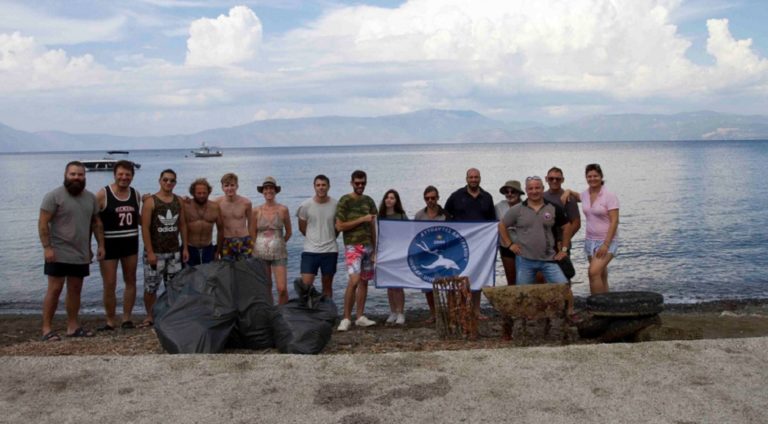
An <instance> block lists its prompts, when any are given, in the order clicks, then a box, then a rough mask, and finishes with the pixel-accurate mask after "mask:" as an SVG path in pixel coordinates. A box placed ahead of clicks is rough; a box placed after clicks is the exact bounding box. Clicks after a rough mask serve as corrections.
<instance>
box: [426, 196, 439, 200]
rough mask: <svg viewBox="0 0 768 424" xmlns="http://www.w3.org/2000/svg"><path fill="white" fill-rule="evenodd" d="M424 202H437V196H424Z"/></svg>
mask: <svg viewBox="0 0 768 424" xmlns="http://www.w3.org/2000/svg"><path fill="white" fill-rule="evenodd" d="M424 200H437V196H424Z"/></svg>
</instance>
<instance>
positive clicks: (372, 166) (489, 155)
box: [0, 141, 768, 313]
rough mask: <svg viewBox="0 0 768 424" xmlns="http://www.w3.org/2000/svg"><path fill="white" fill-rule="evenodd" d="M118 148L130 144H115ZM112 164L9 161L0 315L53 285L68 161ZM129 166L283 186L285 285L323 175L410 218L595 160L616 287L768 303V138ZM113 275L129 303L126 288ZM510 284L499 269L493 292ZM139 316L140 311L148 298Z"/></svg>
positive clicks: (149, 157) (581, 269)
mask: <svg viewBox="0 0 768 424" xmlns="http://www.w3.org/2000/svg"><path fill="white" fill-rule="evenodd" d="M115 147H120V148H126V146H109V148H115ZM105 150H106V147H105ZM103 156H104V154H103V152H93V151H92V152H56V153H34V154H33V153H29V154H4V155H0V182H1V185H0V199H2V202H1V203H0V223H1V224H0V312H8V313H10V312H34V313H38V312H39V310H40V307H41V304H42V299H43V295H44V293H45V290H46V286H47V283H46V278H45V276H44V275H43V252H42V248H41V246H40V241H39V237H38V231H37V220H38V217H39V210H40V203H41V200H42V198H43V196H44V195H45V193H46V192H48V191H50V190H52V189H53V188H55V187H57V186H58V185H59V184H61V183H62V181H63V175H64V166H65V164H66V163H67V162H68V161H70V160H78V159H80V160H85V159H99V158H101V157H103ZM128 158H129V159H131V160H133V161H136V162H138V163H140V164H141V169H140V170H138V171H137V172H136V176H135V178H134V182H133V186H134V187H135V188H136V189H138V190H139V191H140V192H142V193H154V192H156V191H157V190H158V178H159V175H160V172H161V171H162V170H163V169H166V168H172V169H174V170H175V171H176V173H177V174H178V184H177V185H176V191H175V192H176V193H177V194H188V189H189V184H190V183H191V182H192V181H193V180H194V179H195V178H198V177H206V178H208V180H209V181H210V182H211V184H212V185H213V186H214V191H213V193H212V197H215V196H219V195H221V194H222V191H221V186H220V183H219V180H220V178H221V176H222V175H223V174H224V173H226V172H235V173H236V174H238V176H239V177H240V189H239V192H238V193H239V194H240V195H243V196H245V197H248V198H249V199H251V200H252V202H253V204H254V206H256V205H259V204H261V203H262V202H263V197H262V196H261V194H259V193H258V192H257V190H256V186H258V185H259V184H260V183H261V181H262V180H263V178H264V177H266V176H268V175H269V176H273V177H275V178H276V179H277V181H278V184H279V185H280V186H281V187H282V191H281V192H280V194H279V195H278V196H277V200H278V201H279V202H280V203H283V204H284V205H286V206H287V207H288V209H289V210H290V214H291V217H292V223H293V228H294V235H293V237H292V238H291V239H290V241H289V242H288V254H289V259H288V277H289V286H290V281H292V279H293V278H295V277H297V276H298V275H299V260H300V254H301V249H302V242H303V237H302V235H301V234H300V233H299V231H298V225H297V223H296V218H295V212H296V208H297V207H298V206H299V204H300V203H301V202H302V201H303V200H305V199H307V198H309V197H311V196H312V195H313V193H314V192H313V188H312V181H313V179H314V177H315V175H317V174H325V175H327V176H328V177H329V178H330V180H331V190H330V195H331V196H333V197H335V198H337V199H338V198H339V197H341V196H342V195H343V194H345V193H348V192H350V191H351V187H350V184H349V180H350V174H351V173H352V171H354V170H355V169H362V170H364V171H366V172H367V174H368V186H367V187H366V191H365V193H366V194H368V195H369V196H371V197H372V198H373V199H374V200H375V201H376V203H377V204H378V203H379V202H380V201H381V197H382V196H383V194H384V192H385V191H386V190H388V189H390V188H394V189H396V190H398V191H399V192H400V195H401V198H402V201H403V205H404V207H405V210H406V212H407V213H408V215H409V216H411V217H413V215H414V214H415V213H416V211H417V210H418V209H420V208H423V207H424V202H423V199H422V192H423V190H424V188H425V187H426V186H427V185H434V186H436V187H438V189H439V190H440V202H441V204H443V203H444V202H445V200H446V199H447V198H448V196H449V195H450V193H451V192H452V191H454V190H456V189H458V188H460V187H462V186H464V184H465V179H464V178H465V173H466V170H467V168H470V167H476V168H478V169H480V171H481V175H482V182H481V186H482V187H483V188H484V189H485V190H486V191H488V192H489V193H491V194H492V195H493V197H494V201H495V202H498V201H500V200H502V199H503V196H502V195H501V194H499V191H498V190H499V187H500V186H501V185H502V184H503V183H504V182H505V181H507V180H510V179H516V180H520V181H523V180H525V178H526V177H528V176H533V175H538V176H542V177H544V176H545V175H546V172H547V170H548V169H549V168H550V167H552V166H558V167H560V168H562V169H563V170H564V172H565V182H564V186H565V187H567V188H571V189H574V190H578V191H582V190H584V189H585V188H586V183H585V180H584V166H585V165H586V164H588V163H599V164H601V166H602V169H603V172H604V174H605V180H606V188H607V189H608V190H610V191H612V192H614V193H616V194H617V196H618V197H619V201H620V204H621V206H620V224H619V236H618V238H619V240H620V246H621V247H620V248H619V254H618V256H617V257H616V258H615V259H614V260H613V261H612V262H611V264H610V266H609V283H610V287H611V289H612V290H652V291H656V292H659V293H662V294H663V295H664V297H665V301H666V302H668V303H690V302H701V301H709V300H722V299H744V298H768V276H766V269H767V268H768V247H766V240H768V213H766V212H765V210H766V206H768V186H767V185H766V184H765V180H766V174H765V164H766V163H768V141H680V142H622V143H512V144H479V143H478V144H461V145H457V144H441V145H407V146H403V145H398V146H352V147H295V148H293V147H292V148H250V149H225V151H224V156H223V157H218V158H194V157H192V155H191V154H190V152H189V151H188V150H144V151H132V152H131V153H130V155H129V156H128ZM110 182H112V173H111V172H89V173H88V174H87V188H88V189H89V190H91V191H93V192H95V191H96V190H98V189H99V188H100V187H103V186H105V185H106V184H109V183H110ZM582 219H583V217H582ZM585 225H586V223H585V222H582V229H581V231H579V233H578V234H577V235H576V237H575V239H574V241H573V245H574V249H573V256H572V259H573V262H574V265H575V266H576V272H577V274H576V277H575V278H574V281H576V282H579V283H577V284H575V285H574V293H575V294H576V295H577V296H586V295H588V294H589V284H588V282H587V281H588V278H587V274H586V269H587V260H586V258H585V255H584V253H583V251H582V248H583V239H584V232H585V228H584V226H585ZM339 239H341V238H339ZM339 245H340V246H341V240H339ZM341 256H343V254H342V255H341ZM139 262H140V263H139V272H138V274H139V275H138V279H139V288H140V290H141V288H142V283H141V281H142V275H143V273H142V270H141V261H139ZM118 278H119V279H120V280H119V281H118V296H119V297H118V304H121V296H122V286H123V285H122V281H121V278H122V277H121V276H118ZM346 281H347V276H346V269H345V267H344V265H343V259H342V258H340V261H339V268H338V273H337V274H336V277H335V279H334V298H335V300H336V301H337V302H339V303H341V301H342V297H343V292H344V288H345V287H346ZM505 281H506V280H505V277H504V272H503V269H502V267H501V262H500V261H497V262H496V283H497V284H505ZM289 289H290V290H291V292H292V288H291V287H289ZM139 293H141V291H139ZM368 293H369V295H368V296H369V300H368V310H369V311H371V312H373V313H384V312H385V311H386V310H387V300H386V299H387V297H386V292H385V290H376V289H374V288H372V289H371V290H369V292H368ZM101 294H102V283H101V277H100V274H99V268H98V263H93V264H92V265H91V275H90V276H89V277H87V278H86V282H85V285H84V289H83V295H82V299H83V310H84V311H88V312H98V311H100V310H102V309H101ZM406 296H407V298H406V305H407V306H406V307H407V308H425V307H426V305H425V303H424V300H423V295H422V294H421V293H420V292H418V291H408V292H407V295H406ZM62 300H63V299H62ZM62 307H63V302H62V305H60V308H62ZM137 310H138V311H141V310H142V306H141V300H140V296H139V299H138V301H137Z"/></svg>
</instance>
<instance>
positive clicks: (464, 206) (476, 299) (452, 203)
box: [445, 168, 496, 320]
mask: <svg viewBox="0 0 768 424" xmlns="http://www.w3.org/2000/svg"><path fill="white" fill-rule="evenodd" d="M445 210H446V211H447V212H448V213H449V214H450V215H452V216H453V219H452V221H496V209H495V207H494V205H493V196H491V194H490V193H488V192H487V191H485V190H483V189H482V187H480V170H478V169H477V168H469V169H468V170H467V185H466V186H464V187H462V188H460V189H458V190H456V191H454V192H453V193H451V196H450V197H448V201H447V202H445ZM472 309H473V310H474V312H475V314H477V316H478V319H481V320H486V319H488V317H486V316H485V315H483V314H481V313H480V291H479V290H473V291H472Z"/></svg>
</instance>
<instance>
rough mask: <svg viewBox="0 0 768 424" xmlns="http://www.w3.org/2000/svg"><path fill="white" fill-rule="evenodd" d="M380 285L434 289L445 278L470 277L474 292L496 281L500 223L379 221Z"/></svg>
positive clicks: (377, 259) (378, 262) (377, 272)
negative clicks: (435, 281) (434, 282)
mask: <svg viewBox="0 0 768 424" xmlns="http://www.w3.org/2000/svg"><path fill="white" fill-rule="evenodd" d="M377 228H378V237H377V243H378V244H377V249H376V277H375V281H376V287H378V288H397V287H403V288H414V289H431V288H432V280H434V279H435V278H441V277H451V276H456V275H459V276H463V277H469V281H470V284H471V285H472V290H480V289H481V288H482V287H483V286H489V285H495V282H496V280H495V278H496V271H495V266H496V247H497V242H498V241H497V239H498V228H499V227H498V223H497V222H494V221H490V222H452V221H448V222H445V221H395V220H381V221H379V222H378V225H377Z"/></svg>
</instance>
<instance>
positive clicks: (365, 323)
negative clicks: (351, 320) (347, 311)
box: [355, 315, 376, 327]
mask: <svg viewBox="0 0 768 424" xmlns="http://www.w3.org/2000/svg"><path fill="white" fill-rule="evenodd" d="M355 325H356V326H358V327H370V326H372V325H376V321H372V320H370V319H368V318H366V317H365V315H363V316H361V317H360V318H358V319H357V320H355Z"/></svg>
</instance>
